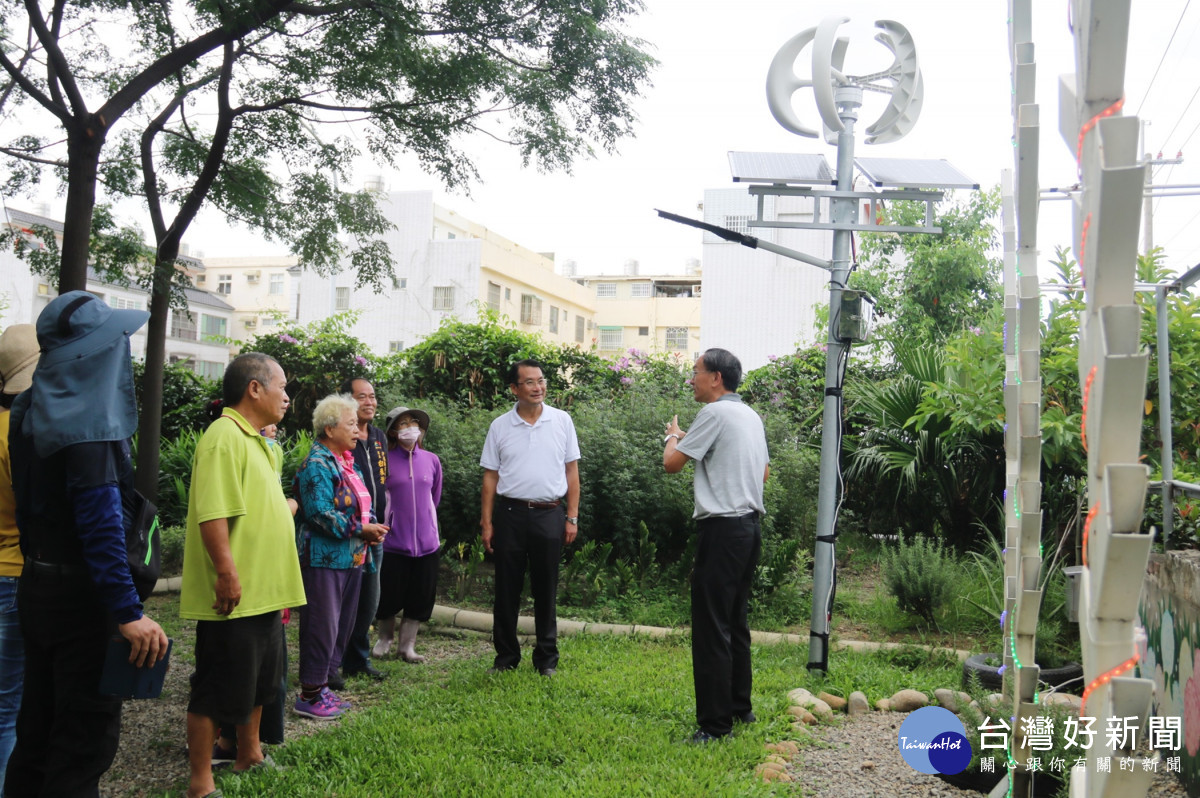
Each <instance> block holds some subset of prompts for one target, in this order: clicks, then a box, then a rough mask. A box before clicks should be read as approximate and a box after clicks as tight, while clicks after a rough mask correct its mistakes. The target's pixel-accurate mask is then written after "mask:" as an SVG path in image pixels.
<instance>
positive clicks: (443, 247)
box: [295, 191, 590, 354]
mask: <svg viewBox="0 0 1200 798" xmlns="http://www.w3.org/2000/svg"><path fill="white" fill-rule="evenodd" d="M382 208H383V210H384V212H385V213H386V214H387V216H388V218H389V219H390V220H391V222H392V223H393V224H394V225H396V229H394V230H391V231H389V232H388V233H387V234H386V241H387V243H388V245H389V247H390V248H391V251H392V258H393V260H394V261H395V264H396V265H395V271H394V274H393V276H392V279H391V280H385V285H384V288H383V289H382V291H380V292H378V293H376V292H375V290H374V289H373V288H371V287H364V288H361V289H358V288H355V287H354V281H355V275H354V274H353V273H351V272H349V271H345V272H340V273H338V274H334V275H331V276H326V277H321V276H320V275H317V274H315V273H312V272H308V271H303V272H301V273H300V275H299V276H298V277H297V287H298V296H297V297H296V299H295V302H296V305H295V307H296V308H297V316H298V320H299V321H300V322H301V323H302V324H308V323H310V322H312V321H314V320H316V319H321V318H326V317H328V316H330V315H332V314H334V313H337V312H340V311H341V310H344V309H346V308H343V307H340V306H339V304H338V299H339V292H338V289H345V290H344V291H343V296H348V298H349V301H348V308H349V309H353V310H356V311H359V316H358V319H357V321H356V322H355V323H354V325H353V326H352V327H351V328H350V333H351V334H352V335H354V336H355V337H357V338H359V339H360V340H362V341H363V342H364V343H365V344H367V346H368V347H369V348H370V349H371V351H373V352H375V353H377V354H387V353H389V352H393V351H398V350H400V349H407V348H408V347H410V346H412V345H413V344H415V343H417V342H419V341H420V340H422V339H424V338H425V337H427V336H428V335H430V334H431V333H432V332H433V331H435V330H436V329H437V328H438V326H439V325H440V324H441V323H442V321H443V320H444V319H447V318H449V317H456V318H459V319H462V320H464V321H473V320H475V319H477V318H478V317H479V314H478V307H479V306H480V305H483V304H485V303H486V302H487V299H488V283H489V282H493V283H495V284H497V285H500V286H501V300H500V302H499V303H498V310H500V311H501V312H502V313H505V314H507V315H509V316H510V317H512V318H513V319H514V320H516V319H519V315H520V297H521V295H522V294H523V293H533V294H535V295H536V296H538V297H540V298H541V299H542V300H543V304H544V308H543V313H542V319H541V321H540V323H539V324H537V325H525V324H521V325H519V326H520V329H523V330H526V331H528V332H540V333H542V334H543V335H545V336H546V337H547V338H548V339H549V340H562V341H564V342H565V341H566V340H567V337H566V334H565V332H562V331H560V333H558V334H556V335H551V334H549V324H548V319H549V308H550V307H557V308H562V309H565V310H569V312H570V314H571V316H572V317H573V316H575V315H576V314H578V313H580V312H581V311H586V312H587V313H588V314H589V318H590V308H587V307H585V305H584V304H583V303H584V302H585V301H586V300H587V294H586V292H585V291H583V289H582V288H580V287H579V286H578V285H576V284H575V283H574V282H573V281H571V280H568V279H566V278H565V277H562V276H560V275H557V274H555V273H554V269H553V261H552V260H550V259H548V258H546V257H544V256H541V255H539V254H537V253H534V252H532V251H530V250H526V249H524V248H523V247H520V246H519V245H516V244H514V243H513V242H511V241H508V240H507V239H504V238H503V237H502V236H498V235H496V234H495V233H493V232H491V231H489V230H488V229H487V228H486V227H483V226H482V225H478V224H476V223H474V222H470V221H468V220H466V219H462V218H461V217H459V216H458V215H457V214H455V213H454V212H452V211H447V210H445V209H442V208H438V207H437V206H435V205H434V204H433V194H432V192H429V191H412V192H395V193H392V194H389V195H387V196H386V197H383V198H382ZM572 324H573V322H572ZM572 330H573V327H572ZM572 340H573V337H572Z"/></svg>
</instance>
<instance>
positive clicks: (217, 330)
mask: <svg viewBox="0 0 1200 798" xmlns="http://www.w3.org/2000/svg"><path fill="white" fill-rule="evenodd" d="M227 324H228V320H227V319H223V318H221V317H220V316H208V315H202V316H201V317H200V334H201V335H203V336H204V337H205V338H210V337H220V338H224V337H225V330H226V326H227Z"/></svg>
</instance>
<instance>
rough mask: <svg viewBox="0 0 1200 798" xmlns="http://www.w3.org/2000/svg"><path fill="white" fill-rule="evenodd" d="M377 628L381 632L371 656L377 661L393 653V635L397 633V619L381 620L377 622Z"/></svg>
mask: <svg viewBox="0 0 1200 798" xmlns="http://www.w3.org/2000/svg"><path fill="white" fill-rule="evenodd" d="M375 628H376V629H378V630H379V640H378V641H376V643H375V647H374V648H372V649H371V655H372V656H374V657H375V658H376V659H383V658H384V657H386V656H387V655H388V654H390V653H391V651H392V635H393V634H394V633H395V631H396V619H395V617H392V618H380V619H378V620H376V621H375Z"/></svg>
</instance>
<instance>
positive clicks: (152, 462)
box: [134, 255, 175, 501]
mask: <svg viewBox="0 0 1200 798" xmlns="http://www.w3.org/2000/svg"><path fill="white" fill-rule="evenodd" d="M174 270H175V257H174V255H172V256H171V257H170V258H163V257H161V255H160V257H158V258H156V259H155V262H154V290H153V291H152V292H151V294H150V321H149V322H148V323H147V325H146V363H145V371H144V372H143V373H142V414H141V417H140V418H138V450H137V471H136V475H135V478H134V484H135V485H136V486H137V489H138V490H139V491H141V493H142V495H143V496H145V497H146V498H147V499H149V500H150V501H155V500H156V499H157V497H158V450H159V446H160V444H161V443H162V404H163V367H164V365H165V361H166V358H167V317H168V314H169V313H170V310H171V272H173V271H174Z"/></svg>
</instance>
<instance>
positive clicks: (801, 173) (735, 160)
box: [729, 152, 837, 185]
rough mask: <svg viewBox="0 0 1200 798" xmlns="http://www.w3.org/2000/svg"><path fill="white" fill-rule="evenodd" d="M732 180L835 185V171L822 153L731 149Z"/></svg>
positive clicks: (739, 181)
mask: <svg viewBox="0 0 1200 798" xmlns="http://www.w3.org/2000/svg"><path fill="white" fill-rule="evenodd" d="M729 171H731V172H732V173H733V182H735V183H803V184H805V185H836V184H837V175H836V174H834V172H833V170H832V169H830V168H829V164H828V163H827V162H826V161H825V156H824V155H804V154H801V153H794V152H730V153H729Z"/></svg>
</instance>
